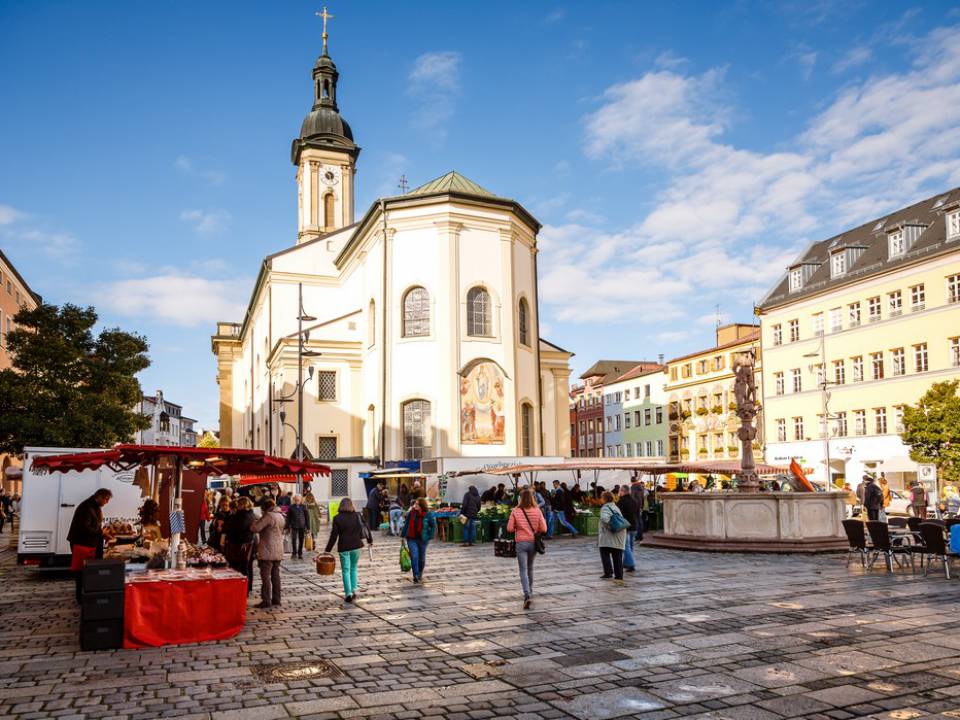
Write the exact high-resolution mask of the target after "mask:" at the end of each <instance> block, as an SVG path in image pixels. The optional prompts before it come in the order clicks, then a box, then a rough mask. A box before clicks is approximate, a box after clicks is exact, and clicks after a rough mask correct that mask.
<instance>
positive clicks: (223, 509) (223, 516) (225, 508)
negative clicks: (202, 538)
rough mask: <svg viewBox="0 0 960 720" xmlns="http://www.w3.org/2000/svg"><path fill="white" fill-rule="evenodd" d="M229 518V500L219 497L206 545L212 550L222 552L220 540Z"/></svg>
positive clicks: (225, 497) (224, 496)
mask: <svg viewBox="0 0 960 720" xmlns="http://www.w3.org/2000/svg"><path fill="white" fill-rule="evenodd" d="M229 517H230V498H229V497H227V496H226V495H223V496H221V498H220V502H219V503H218V505H217V512H215V513H214V514H213V520H212V521H211V523H210V537H209V538H208V539H207V545H209V546H210V547H212V548H213V549H214V550H218V551H222V550H223V546H222V544H221V538H222V537H223V528H224V526H225V525H226V523H227V519H228V518H229Z"/></svg>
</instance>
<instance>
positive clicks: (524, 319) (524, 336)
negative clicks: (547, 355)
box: [517, 298, 530, 345]
mask: <svg viewBox="0 0 960 720" xmlns="http://www.w3.org/2000/svg"><path fill="white" fill-rule="evenodd" d="M517 327H518V328H519V329H520V344H521V345H529V344H530V308H529V306H528V305H527V299H526V298H520V305H519V306H518V307H517Z"/></svg>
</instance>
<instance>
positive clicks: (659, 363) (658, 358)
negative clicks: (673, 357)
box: [657, 353, 663, 365]
mask: <svg viewBox="0 0 960 720" xmlns="http://www.w3.org/2000/svg"><path fill="white" fill-rule="evenodd" d="M657 365H663V353H658V354H657Z"/></svg>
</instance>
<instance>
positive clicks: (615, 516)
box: [597, 491, 629, 580]
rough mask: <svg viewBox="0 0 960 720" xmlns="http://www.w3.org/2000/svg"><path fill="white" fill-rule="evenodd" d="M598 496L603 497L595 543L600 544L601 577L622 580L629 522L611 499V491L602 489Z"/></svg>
mask: <svg viewBox="0 0 960 720" xmlns="http://www.w3.org/2000/svg"><path fill="white" fill-rule="evenodd" d="M600 497H601V498H602V499H603V507H602V508H600V535H599V537H598V539H597V544H598V545H599V546H600V560H601V562H602V563H603V575H602V578H603V579H604V580H609V579H610V578H616V579H617V580H623V548H624V547H625V546H626V543H627V526H628V524H629V523H628V522H627V520H626V518H625V517H623V513H622V512H620V508H618V507H617V505H616V503H615V502H614V501H613V493H610V492H606V491H604V493H603V494H602V495H601V496H600Z"/></svg>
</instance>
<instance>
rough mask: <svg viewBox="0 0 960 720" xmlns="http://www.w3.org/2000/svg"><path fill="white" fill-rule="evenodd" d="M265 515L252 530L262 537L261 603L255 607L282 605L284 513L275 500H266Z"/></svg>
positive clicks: (260, 558) (260, 547)
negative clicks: (281, 575)
mask: <svg viewBox="0 0 960 720" xmlns="http://www.w3.org/2000/svg"><path fill="white" fill-rule="evenodd" d="M260 509H261V510H262V511H263V515H262V516H261V517H260V519H259V520H257V521H256V522H255V523H254V524H253V527H252V528H251V529H252V530H253V532H255V533H257V535H259V536H260V542H259V543H258V544H257V563H258V564H259V566H260V603H259V604H258V605H256V606H255V607H258V608H268V607H273V606H279V605H280V561H281V560H283V529H284V527H286V520H284V517H283V513H281V512H280V511H279V510H278V509H277V506H276V503H274V502H273V500H264V501H263V505H261V508H260Z"/></svg>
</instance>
